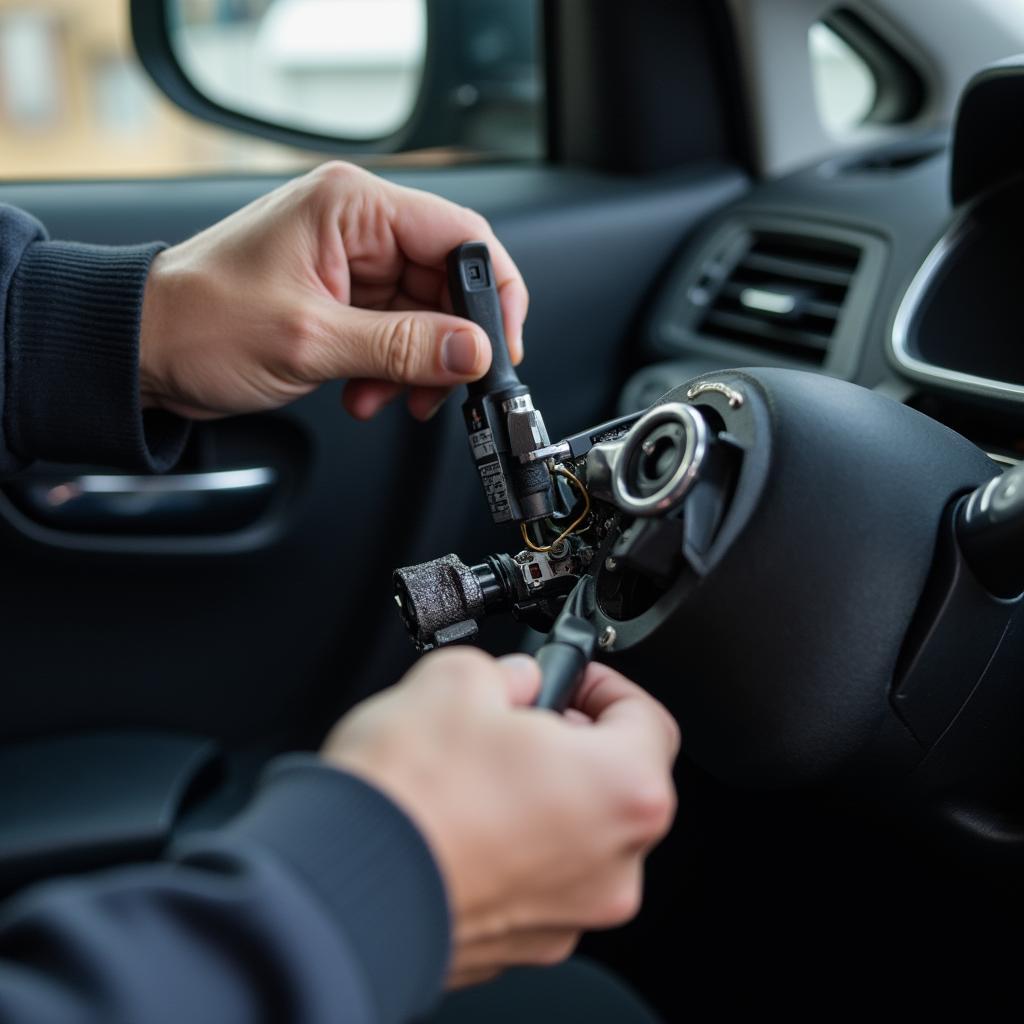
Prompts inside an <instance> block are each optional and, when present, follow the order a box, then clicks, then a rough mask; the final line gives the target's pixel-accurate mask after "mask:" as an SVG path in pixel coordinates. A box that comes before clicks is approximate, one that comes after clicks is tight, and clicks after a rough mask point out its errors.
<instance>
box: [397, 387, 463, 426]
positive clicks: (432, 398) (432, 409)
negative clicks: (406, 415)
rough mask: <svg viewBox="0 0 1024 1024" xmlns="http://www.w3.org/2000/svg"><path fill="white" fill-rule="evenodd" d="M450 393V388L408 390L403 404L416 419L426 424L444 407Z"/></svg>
mask: <svg viewBox="0 0 1024 1024" xmlns="http://www.w3.org/2000/svg"><path fill="white" fill-rule="evenodd" d="M451 393H452V389H451V388H425V387H414V388H410V389H409V397H408V398H407V399H406V403H405V404H406V405H407V406H408V408H409V412H411V413H412V415H413V416H415V417H416V419H418V420H420V421H421V422H426V421H427V420H429V419H431V418H432V417H433V416H434V415H435V413H436V412H437V411H438V409H440V408H441V406H442V405H444V403H445V400H446V399H447V398H448V396H449V395H450V394H451Z"/></svg>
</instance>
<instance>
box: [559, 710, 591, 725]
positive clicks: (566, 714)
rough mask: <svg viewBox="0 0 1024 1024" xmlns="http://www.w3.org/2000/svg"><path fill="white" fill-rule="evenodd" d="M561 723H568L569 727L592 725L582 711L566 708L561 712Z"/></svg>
mask: <svg viewBox="0 0 1024 1024" xmlns="http://www.w3.org/2000/svg"><path fill="white" fill-rule="evenodd" d="M562 721H564V722H568V723H569V724H570V725H593V724H594V723H593V722H592V721H591V720H590V719H589V718H587V716H586V715H585V714H583V712H582V711H580V710H578V709H577V708H566V709H565V710H564V711H563V712H562Z"/></svg>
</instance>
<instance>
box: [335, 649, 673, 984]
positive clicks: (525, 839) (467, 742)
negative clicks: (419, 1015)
mask: <svg viewBox="0 0 1024 1024" xmlns="http://www.w3.org/2000/svg"><path fill="white" fill-rule="evenodd" d="M539 685H540V675H539V670H538V668H537V663H536V662H535V661H534V660H533V659H532V658H526V657H523V656H519V655H516V656H513V657H511V658H507V659H501V660H498V661H495V660H494V659H492V658H490V657H488V656H487V655H486V654H483V653H481V652H480V651H475V650H472V649H470V648H461V649H458V650H451V651H442V652H439V653H436V654H432V655H429V656H428V657H426V658H424V659H423V660H422V661H420V663H419V664H418V665H417V666H416V667H415V668H413V670H412V671H411V672H409V674H408V675H407V676H406V677H405V679H404V680H403V681H402V682H400V683H399V684H398V685H397V686H395V687H392V688H391V689H389V690H386V691H385V692H383V693H381V694H379V695H378V696H376V697H373V698H371V699H370V700H368V701H366V702H365V703H364V704H362V705H360V706H359V707H357V708H356V709H355V710H354V711H352V712H351V713H350V714H349V715H347V716H346V717H345V718H343V719H342V720H341V721H340V722H339V723H338V725H337V726H336V727H335V729H334V730H333V732H332V733H331V734H330V736H329V737H328V739H327V741H326V743H325V744H324V747H323V750H322V752H321V753H322V756H323V757H324V758H325V759H326V760H327V761H328V762H329V763H330V764H333V765H335V766H337V767H340V768H343V769H345V770H347V771H350V772H352V773H354V774H356V775H359V776H361V777H362V778H364V779H366V780H367V781H368V782H370V783H371V784H373V785H374V786H376V787H378V788H379V789H380V790H381V791H382V792H384V793H386V794H387V795H388V796H390V797H391V798H392V799H393V800H394V801H395V802H396V803H397V804H398V805H399V806H400V807H402V808H403V809H404V810H405V812H406V813H407V814H408V815H409V816H410V818H412V820H413V821H415V822H416V823H417V825H418V826H419V828H420V830H421V831H422V833H423V835H424V836H425V838H426V840H427V842H428V843H429V845H430V846H431V849H432V850H433V852H434V855H435V857H436V859H437V862H438V864H439V866H440V869H441V873H442V875H443V877H444V879H445V884H446V887H447V891H448V899H449V905H450V907H451V912H452V920H453V934H454V948H453V955H452V961H451V964H450V971H449V984H450V985H451V986H453V987H454V986H460V985H467V984H475V983H477V982H480V981H484V980H487V979H488V978H491V977H493V976H494V975H496V974H497V973H499V972H500V971H501V970H503V969H504V968H506V967H509V966H512V965H514V964H552V963H556V962H558V961H559V960H562V959H564V958H565V957H567V956H569V954H570V953H571V952H572V950H573V949H574V948H575V945H576V942H577V941H578V938H579V935H580V933H581V932H582V931H583V930H586V929H591V928H605V927H612V926H614V925H618V924H622V923H625V922H626V921H627V920H629V919H630V918H631V917H633V916H634V914H635V913H636V912H637V910H638V909H639V906H640V900H641V892H642V884H643V862H644V858H645V856H646V854H647V852H648V851H649V850H650V849H651V847H652V846H653V845H654V844H655V843H657V842H658V841H659V840H660V839H661V838H662V837H663V836H664V835H665V833H666V832H667V830H668V828H669V826H670V824H671V822H672V818H673V816H674V812H675V792H674V789H673V784H672V773H671V768H672V763H673V761H674V760H675V756H676V753H677V751H678V746H679V735H678V730H677V728H676V725H675V722H674V721H673V720H672V718H671V716H670V715H669V713H668V712H667V711H666V710H665V709H664V708H663V707H662V706H661V705H660V704H659V703H658V702H657V701H655V700H654V698H653V697H651V696H649V695H648V694H647V693H645V692H644V691H643V690H641V689H640V688H639V687H638V686H636V685H635V684H634V683H631V682H629V681H628V680H626V679H625V678H623V677H622V676H621V675H619V674H618V673H617V672H614V671H613V670H612V669H610V668H607V667H605V666H601V665H592V666H591V667H590V668H589V670H588V672H587V675H586V678H585V679H584V682H583V685H582V686H581V688H580V691H579V694H578V696H577V698H576V701H575V702H574V703H575V710H574V711H572V712H570V713H569V714H567V715H566V716H559V715H555V714H552V713H551V712H550V711H541V710H537V709H533V708H530V707H528V705H529V704H530V702H531V701H532V700H533V698H534V697H535V696H536V693H537V691H538V689H539Z"/></svg>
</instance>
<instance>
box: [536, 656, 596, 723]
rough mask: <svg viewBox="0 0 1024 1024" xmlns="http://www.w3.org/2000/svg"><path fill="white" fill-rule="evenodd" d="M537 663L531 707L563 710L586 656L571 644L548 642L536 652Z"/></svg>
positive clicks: (579, 677) (584, 668)
mask: <svg viewBox="0 0 1024 1024" xmlns="http://www.w3.org/2000/svg"><path fill="white" fill-rule="evenodd" d="M536 657H537V664H538V665H540V680H541V681H540V693H539V694H538V695H537V700H536V701H535V702H534V706H535V707H538V708H549V709H550V710H551V711H559V712H561V711H564V710H565V709H566V708H567V707H568V706H569V703H570V701H571V700H572V698H573V694H575V692H576V690H577V688H578V687H579V685H580V683H581V682H583V674H584V672H586V669H587V664H588V661H589V659H588V658H587V657H586V655H584V653H583V652H582V651H581V650H580V649H579V648H578V647H574V646H573V645H572V644H559V643H553V644H552V643H549V644H545V645H544V646H543V647H541V648H540V650H539V651H537V655H536Z"/></svg>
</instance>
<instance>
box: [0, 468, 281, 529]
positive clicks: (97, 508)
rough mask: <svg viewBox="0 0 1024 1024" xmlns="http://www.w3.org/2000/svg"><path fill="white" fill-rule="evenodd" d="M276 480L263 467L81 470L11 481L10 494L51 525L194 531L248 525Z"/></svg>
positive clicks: (25, 509)
mask: <svg viewBox="0 0 1024 1024" xmlns="http://www.w3.org/2000/svg"><path fill="white" fill-rule="evenodd" d="M278 481H279V476H278V471H277V470H276V469H273V468H271V467H270V466H255V467H249V468H245V469H225V470H216V471H213V472H207V473H172V474H168V475H166V476H134V475H125V474H117V473H110V474H105V473H102V474H101V473H87V474H82V475H79V476H72V477H68V478H61V477H57V478H54V477H52V476H51V477H49V478H48V479H26V480H22V481H16V482H14V484H13V487H14V491H15V493H12V494H11V497H12V498H13V499H14V500H15V502H16V504H17V505H18V506H19V507H20V508H21V510H22V512H23V513H24V514H26V515H28V516H30V517H31V518H32V519H33V520H34V521H35V522H37V523H40V524H42V525H44V526H48V527H50V528H51V529H59V530H66V531H71V532H76V533H83V532H88V533H106V534H111V533H114V534H134V535H139V534H144V535H149V536H155V535H162V536H176V535H177V536H180V535H192V536H194V535H196V534H211V533H224V532H227V531H233V530H239V529H244V528H246V527H248V526H251V525H252V524H253V523H254V522H255V521H256V520H257V519H258V518H259V517H260V516H261V515H262V514H263V513H264V512H265V511H266V509H267V507H268V505H269V503H270V501H271V498H272V495H273V492H274V490H275V486H276V484H277V483H278Z"/></svg>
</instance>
